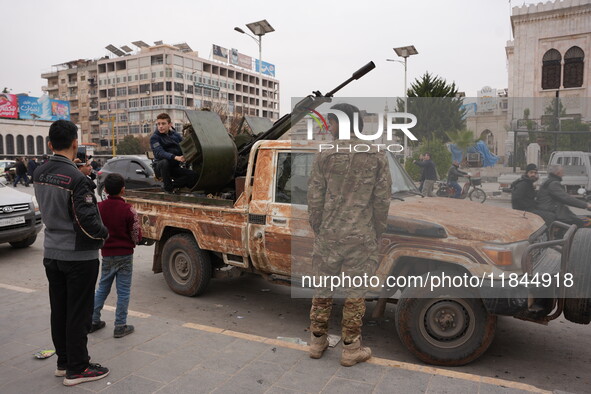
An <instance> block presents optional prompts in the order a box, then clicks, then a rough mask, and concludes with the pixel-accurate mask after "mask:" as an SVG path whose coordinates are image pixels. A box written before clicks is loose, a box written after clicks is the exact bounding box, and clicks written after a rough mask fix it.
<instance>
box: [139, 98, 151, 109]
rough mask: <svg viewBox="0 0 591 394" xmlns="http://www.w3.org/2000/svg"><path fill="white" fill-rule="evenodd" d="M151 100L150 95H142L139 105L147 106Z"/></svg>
mask: <svg viewBox="0 0 591 394" xmlns="http://www.w3.org/2000/svg"><path fill="white" fill-rule="evenodd" d="M151 102H152V99H151V98H150V97H142V98H141V106H142V107H148V106H150V103H151Z"/></svg>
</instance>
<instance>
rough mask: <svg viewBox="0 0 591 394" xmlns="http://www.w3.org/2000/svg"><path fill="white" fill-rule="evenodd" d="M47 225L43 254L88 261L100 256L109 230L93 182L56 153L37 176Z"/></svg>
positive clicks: (40, 199) (36, 180)
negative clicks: (99, 253) (98, 205)
mask: <svg viewBox="0 0 591 394" xmlns="http://www.w3.org/2000/svg"><path fill="white" fill-rule="evenodd" d="M33 180H34V182H35V196H36V197H37V202H38V203H39V209H40V211H41V217H42V219H43V223H44V224H45V243H44V245H43V246H44V253H43V257H46V258H50V259H55V260H64V261H84V260H94V259H97V258H98V251H99V249H100V248H101V247H102V246H103V243H104V241H105V239H107V237H108V235H109V231H108V230H107V228H106V227H105V226H104V225H103V222H102V220H101V216H100V213H99V210H98V207H97V204H96V197H95V195H94V190H93V187H92V186H94V184H93V182H92V181H91V180H90V179H88V177H87V176H85V175H84V174H82V173H81V172H80V170H78V168H76V165H75V164H74V162H72V161H71V160H70V159H68V158H66V157H64V156H60V155H54V156H52V157H51V158H50V159H49V161H48V162H47V163H46V164H44V165H42V166H40V167H38V168H37V169H36V170H35V172H34V175H33Z"/></svg>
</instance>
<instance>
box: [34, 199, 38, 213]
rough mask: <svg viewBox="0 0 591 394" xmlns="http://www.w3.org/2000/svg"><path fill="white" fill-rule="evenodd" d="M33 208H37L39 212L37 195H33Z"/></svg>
mask: <svg viewBox="0 0 591 394" xmlns="http://www.w3.org/2000/svg"><path fill="white" fill-rule="evenodd" d="M33 208H34V209H35V212H39V204H38V203H37V197H34V196H33Z"/></svg>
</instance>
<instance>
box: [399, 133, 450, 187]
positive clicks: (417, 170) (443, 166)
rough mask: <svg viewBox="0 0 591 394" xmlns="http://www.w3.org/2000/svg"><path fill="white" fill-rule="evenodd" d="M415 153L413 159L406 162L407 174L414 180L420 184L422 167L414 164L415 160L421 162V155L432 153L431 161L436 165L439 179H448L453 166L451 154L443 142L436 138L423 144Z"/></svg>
mask: <svg viewBox="0 0 591 394" xmlns="http://www.w3.org/2000/svg"><path fill="white" fill-rule="evenodd" d="M414 151H415V153H414V154H413V155H412V157H411V158H408V159H407V160H406V166H405V169H406V172H408V174H409V175H410V176H411V178H412V179H413V180H415V181H417V182H418V181H419V180H420V179H421V167H419V166H417V165H416V164H414V163H413V160H419V155H420V154H423V153H425V152H429V153H431V160H433V162H434V163H435V168H437V174H438V175H439V179H445V178H447V170H449V167H450V166H451V152H450V151H449V150H447V147H446V146H445V143H444V142H443V141H442V140H440V139H437V138H435V139H433V140H431V141H425V142H422V143H421V144H419V146H418V147H417V148H416V149H414Z"/></svg>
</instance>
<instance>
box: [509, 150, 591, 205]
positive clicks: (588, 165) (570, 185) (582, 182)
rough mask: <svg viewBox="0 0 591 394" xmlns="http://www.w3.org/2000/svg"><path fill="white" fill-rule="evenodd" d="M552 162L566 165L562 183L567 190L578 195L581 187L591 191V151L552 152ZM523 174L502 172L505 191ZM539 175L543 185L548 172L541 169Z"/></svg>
mask: <svg viewBox="0 0 591 394" xmlns="http://www.w3.org/2000/svg"><path fill="white" fill-rule="evenodd" d="M552 164H560V165H561V166H563V167H564V176H563V177H562V184H563V185H564V186H565V187H566V191H567V192H569V193H570V194H572V195H577V194H581V193H579V189H585V190H587V191H591V153H589V152H577V151H556V152H552V154H551V155H550V160H548V165H552ZM521 175H522V174H521V173H509V174H501V175H500V176H499V178H498V182H499V187H500V188H501V190H503V191H509V187H510V186H511V183H513V181H515V180H517V179H518V178H519V177H520V176H521ZM538 175H539V177H540V179H539V180H538V184H539V185H541V184H542V183H543V182H544V181H545V180H546V177H547V174H546V172H544V171H540V172H539V174H538ZM583 194H584V193H583Z"/></svg>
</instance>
